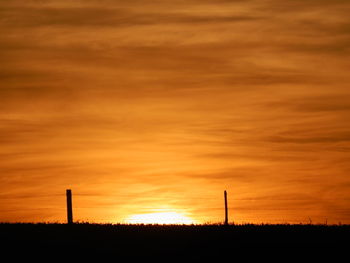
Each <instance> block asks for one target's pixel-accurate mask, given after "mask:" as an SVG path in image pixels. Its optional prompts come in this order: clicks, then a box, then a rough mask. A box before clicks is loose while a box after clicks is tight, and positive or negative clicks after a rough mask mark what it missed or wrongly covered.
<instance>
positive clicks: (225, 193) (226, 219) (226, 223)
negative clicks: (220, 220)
mask: <svg viewBox="0 0 350 263" xmlns="http://www.w3.org/2000/svg"><path fill="white" fill-rule="evenodd" d="M224 198H225V225H228V208H227V192H226V190H225V191H224Z"/></svg>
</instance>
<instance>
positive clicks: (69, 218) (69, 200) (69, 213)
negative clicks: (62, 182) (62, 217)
mask: <svg viewBox="0 0 350 263" xmlns="http://www.w3.org/2000/svg"><path fill="white" fill-rule="evenodd" d="M66 196H67V223H68V224H73V209H72V190H70V189H67V190H66Z"/></svg>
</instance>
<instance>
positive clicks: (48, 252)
mask: <svg viewBox="0 0 350 263" xmlns="http://www.w3.org/2000/svg"><path fill="white" fill-rule="evenodd" d="M349 230H350V226H349V225H345V226H344V225H343V226H323V225H236V226H233V225H232V226H231V225H230V226H223V225H196V226H176V225H175V226H166V225H100V224H74V225H64V224H0V235H1V243H2V245H1V247H0V249H1V255H2V257H5V256H10V257H11V262H13V261H16V259H26V260H29V259H30V260H31V259H35V260H38V261H39V260H41V261H46V262H51V261H53V260H60V261H62V260H64V261H67V260H68V262H69V261H70V260H69V259H70V258H71V259H72V260H77V259H79V261H80V260H86V259H97V260H98V261H97V262H105V260H103V259H105V258H108V259H109V260H110V259H112V261H113V262H118V261H119V262H133V261H140V260H147V262H154V261H157V262H202V261H203V260H209V261H211V262H218V261H219V260H220V259H229V261H228V262H234V261H236V259H240V260H239V261H238V262H242V260H243V261H250V260H249V259H257V258H261V259H272V258H271V257H281V258H280V260H281V262H284V261H286V260H287V259H292V258H293V257H294V259H296V260H298V261H299V260H301V259H302V258H305V259H308V260H312V259H316V257H317V258H322V259H325V257H328V258H329V259H332V261H333V262H334V260H335V259H336V257H337V256H341V255H346V254H348V253H347V252H348V250H349V247H350V235H349V234H350V231H349ZM300 257H302V258H300ZM9 262H10V261H9ZM236 262H237V261H236ZM312 262H313V260H312Z"/></svg>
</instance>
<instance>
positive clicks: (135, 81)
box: [0, 0, 350, 224]
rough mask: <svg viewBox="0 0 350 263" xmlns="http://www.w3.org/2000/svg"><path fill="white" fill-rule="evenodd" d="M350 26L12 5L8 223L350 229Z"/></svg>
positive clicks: (164, 8) (123, 7)
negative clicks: (164, 222)
mask: <svg viewBox="0 0 350 263" xmlns="http://www.w3.org/2000/svg"><path fill="white" fill-rule="evenodd" d="M349 13H350V2H349V1H347V0H334V1H329V0H284V1H278V0H246V1H243V0H154V1H147V0H128V1H124V0H76V1H68V0H49V1H44V0H8V1H0V32H1V34H0V221H6V222H65V220H66V207H65V205H66V204H65V202H66V200H65V191H66V189H72V193H73V208H74V212H73V216H74V220H77V221H89V222H112V223H118V222H131V221H132V220H131V219H132V218H140V215H143V214H146V215H148V218H149V217H150V215H152V214H164V213H169V214H170V215H172V214H173V215H177V216H179V215H181V216H183V217H186V218H187V219H190V221H191V222H194V223H216V222H222V221H223V220H224V201H223V191H224V190H227V192H228V199H229V200H228V203H229V221H230V222H235V223H309V222H313V223H325V222H327V223H332V224H337V223H339V222H341V223H348V224H349V223H350V176H349V174H350V85H349V83H350V74H349V70H350V59H349V55H350V19H349ZM141 218H142V216H141ZM186 222H187V221H186Z"/></svg>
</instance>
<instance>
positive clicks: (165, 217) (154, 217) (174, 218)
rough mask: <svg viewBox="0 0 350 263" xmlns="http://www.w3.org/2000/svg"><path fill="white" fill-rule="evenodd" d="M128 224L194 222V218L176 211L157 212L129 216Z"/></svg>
mask: <svg viewBox="0 0 350 263" xmlns="http://www.w3.org/2000/svg"><path fill="white" fill-rule="evenodd" d="M126 222H127V223H129V224H194V223H195V222H194V220H193V219H191V218H189V217H187V216H185V215H182V214H180V213H177V212H159V213H149V214H137V215H132V216H130V217H129V218H128V219H127V220H126Z"/></svg>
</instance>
